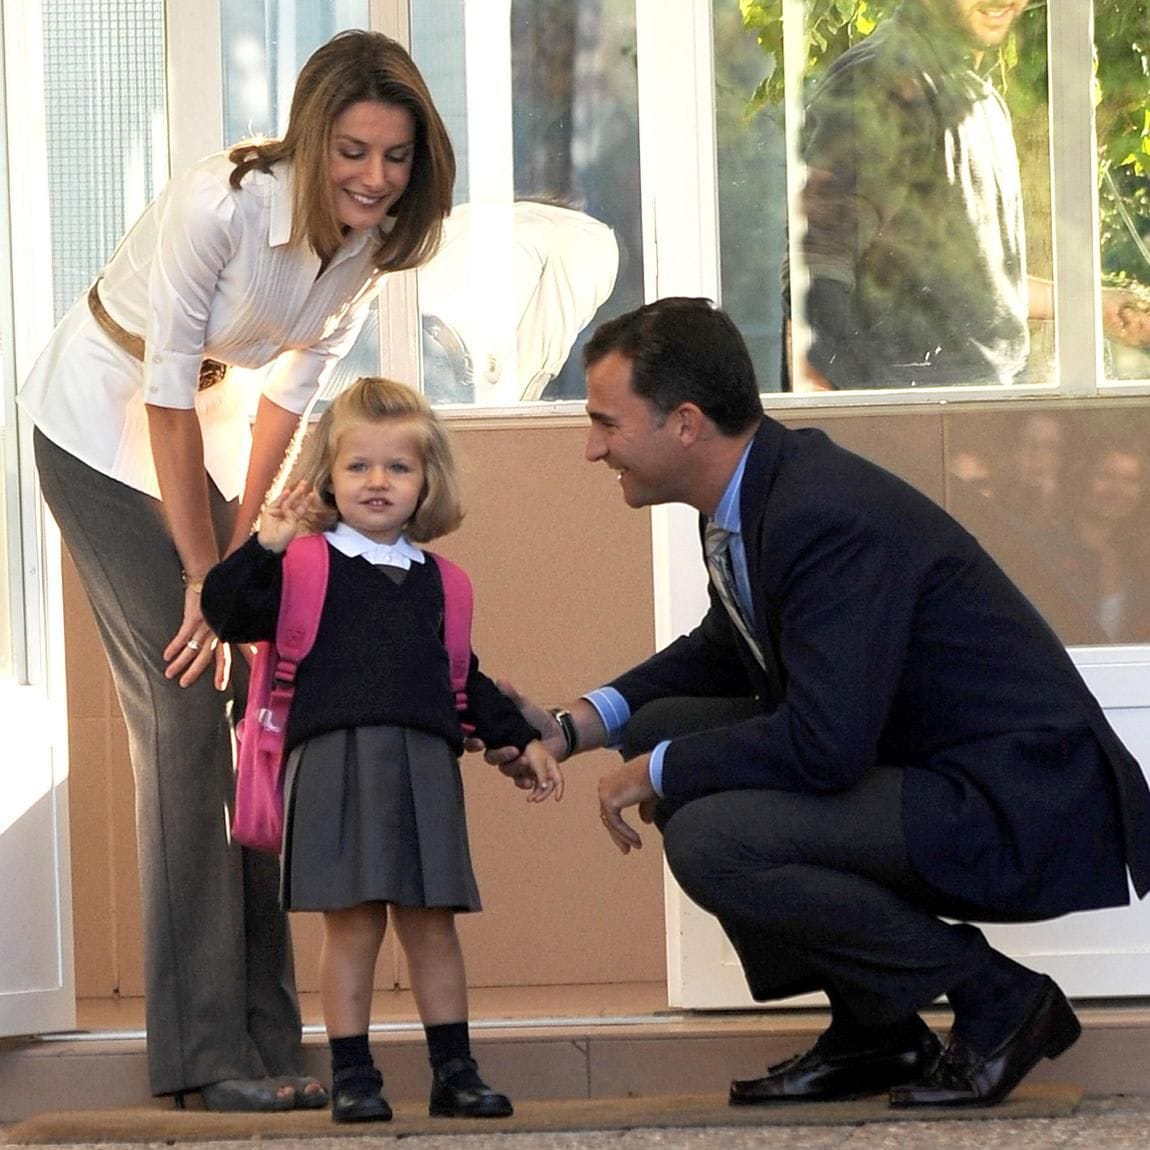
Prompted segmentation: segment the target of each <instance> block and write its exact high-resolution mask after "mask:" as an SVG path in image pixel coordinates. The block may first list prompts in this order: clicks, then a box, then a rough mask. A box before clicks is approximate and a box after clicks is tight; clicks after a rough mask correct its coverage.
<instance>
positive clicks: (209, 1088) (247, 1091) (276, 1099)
mask: <svg viewBox="0 0 1150 1150" xmlns="http://www.w3.org/2000/svg"><path fill="white" fill-rule="evenodd" d="M297 1081H299V1082H308V1081H311V1080H310V1079H294V1078H224V1079H222V1080H221V1081H219V1082H209V1083H207V1084H205V1085H204V1086H201V1087H200V1088H199V1090H198V1091H196V1090H177V1091H175V1092H174V1094H173V1098H174V1100H175V1104H176V1109H177V1110H186V1109H187V1103H186V1099H187V1096H188V1095H189V1094H196V1093H198V1094H199V1095H200V1098H202V1099H203V1103H204V1109H205V1110H215V1111H221V1112H223V1111H250V1112H256V1111H277V1110H294V1109H295V1108H296V1106H297V1105H298V1103H297V1096H298V1091H299V1087H297V1086H296V1085H295V1084H296V1082H297ZM289 1086H290V1087H291V1088H292V1093H291V1094H281V1093H280V1092H281V1091H282V1090H283V1089H284V1088H285V1087H289ZM308 1097H309V1098H310V1097H311V1096H308ZM309 1105H310V1106H326V1105H327V1094H326V1092H324V1094H323V1101H322V1102H319V1103H316V1102H310V1103H309Z"/></svg>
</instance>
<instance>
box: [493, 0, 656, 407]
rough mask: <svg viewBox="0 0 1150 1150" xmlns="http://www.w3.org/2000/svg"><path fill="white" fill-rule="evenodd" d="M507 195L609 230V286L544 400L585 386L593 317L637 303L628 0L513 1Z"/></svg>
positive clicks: (631, 9) (635, 142) (639, 279)
mask: <svg viewBox="0 0 1150 1150" xmlns="http://www.w3.org/2000/svg"><path fill="white" fill-rule="evenodd" d="M511 61H512V62H511V67H512V93H513V108H512V126H513V127H512V130H513V141H514V144H513V146H514V154H515V159H514V163H515V197H516V199H530V198H539V197H543V198H551V199H553V200H555V201H556V202H560V203H564V204H566V205H568V206H570V207H574V208H577V209H579V210H581V211H585V212H587V213H588V214H589V215H591V216H594V217H595V219H597V220H601V221H602V222H603V223H605V224H607V225H608V226H609V227H610V228H612V229H613V231H614V232H615V236H616V238H617V240H618V241H619V245H620V254H621V262H620V268H619V275H618V278H617V279H616V283H615V289H614V291H613V292H612V294H611V296H610V297H609V298H608V299H607V300H606V302H605V303H604V304H603V305H602V306H601V308H600V309H599V311H598V312H597V313H596V315H595V317H594V319H593V320H592V321H591V323H589V324H588V325H587V327H586V329H585V330H584V333H583V336H581V337H580V339H579V340H578V341H577V342H576V345H575V347H574V349H573V351H572V354H571V356H570V357H569V358H568V361H567V365H566V366H565V367H564V369H563V371H562V372H561V373H560V374H559V375H558V376H556V378H555V379H553V380H552V381H551V383H550V384H549V385H548V387H547V389H546V391H545V393H544V398H547V399H570V398H578V397H581V396H583V395H584V394H585V390H584V384H583V370H582V365H581V362H580V357H579V351H580V347H581V345H582V341H583V339H584V338H585V337H586V335H587V334H589V332H590V331H591V330H593V329H594V327H595V326H596V324H598V323H600V322H602V321H603V320H604V319H607V318H608V317H610V316H613V315H618V314H619V313H621V312H623V311H626V310H628V309H630V308H632V307H637V306H638V305H639V304H641V303H642V302H643V265H642V231H641V226H640V224H641V221H640V200H639V126H638V88H637V80H636V74H635V61H636V51H635V5H634V0H513V2H512V5H511Z"/></svg>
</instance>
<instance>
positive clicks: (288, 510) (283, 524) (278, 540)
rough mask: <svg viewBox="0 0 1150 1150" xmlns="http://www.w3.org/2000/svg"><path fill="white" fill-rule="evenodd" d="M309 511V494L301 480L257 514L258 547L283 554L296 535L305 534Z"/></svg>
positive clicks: (307, 527) (307, 486)
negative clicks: (258, 526)
mask: <svg viewBox="0 0 1150 1150" xmlns="http://www.w3.org/2000/svg"><path fill="white" fill-rule="evenodd" d="M312 508H313V503H312V490H311V487H310V485H309V484H308V483H306V482H305V481H304V480H302V479H301V480H300V482H299V483H297V484H296V485H295V486H294V487H291V488H288V489H286V490H284V491H281V492H280V494H279V495H277V496H276V497H275V498H274V499H273V500H271V502H270V503H268V504H267V505H266V506H265V507H264V509H263V511H261V512H260V530H259V536H258V538H259V541H260V546H261V547H266V548H267V550H269V551H275V552H277V553H278V552H281V551H286V550H287V545H288V544H289V543H290V542H291V541H292V540H293V539H294V538H295V537H296V536H297V535H306V534H307V533H308V530H309V526H308V520H309V512H310V511H311V510H312Z"/></svg>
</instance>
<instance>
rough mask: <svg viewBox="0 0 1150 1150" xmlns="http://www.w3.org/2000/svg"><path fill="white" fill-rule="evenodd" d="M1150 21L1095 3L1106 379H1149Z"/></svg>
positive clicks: (1137, 11) (1139, 13) (1142, 10)
mask: <svg viewBox="0 0 1150 1150" xmlns="http://www.w3.org/2000/svg"><path fill="white" fill-rule="evenodd" d="M1148 21H1150V16H1148V13H1147V9H1146V5H1145V4H1130V3H1127V2H1125V0H1095V3H1094V47H1095V54H1096V58H1097V61H1098V68H1097V85H1096V91H1095V98H1096V108H1095V124H1096V130H1097V133H1098V157H1099V158H1098V163H1099V184H1098V190H1099V227H1100V236H1101V268H1102V297H1103V326H1104V330H1105V332H1106V335H1107V341H1106V356H1105V364H1106V377H1107V378H1108V379H1110V380H1115V381H1119V380H1122V381H1125V380H1131V379H1140V380H1150V85H1148V83H1147V79H1146V77H1147V73H1148V72H1150V44H1148V42H1147V34H1148V32H1150V23H1148Z"/></svg>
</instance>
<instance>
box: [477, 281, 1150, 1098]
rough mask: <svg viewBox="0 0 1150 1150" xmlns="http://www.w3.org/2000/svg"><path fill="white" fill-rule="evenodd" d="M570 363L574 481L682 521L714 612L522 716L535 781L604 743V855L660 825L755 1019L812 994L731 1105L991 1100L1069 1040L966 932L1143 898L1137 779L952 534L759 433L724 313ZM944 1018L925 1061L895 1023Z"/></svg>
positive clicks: (999, 585) (615, 332)
mask: <svg viewBox="0 0 1150 1150" xmlns="http://www.w3.org/2000/svg"><path fill="white" fill-rule="evenodd" d="M584 362H585V365H586V369H587V412H588V415H589V416H590V419H591V428H590V431H589V433H588V439H587V449H586V455H587V458H588V459H589V460H591V461H593V462H594V461H602V462H604V463H606V464H607V465H608V466H609V467H611V468H613V469H615V470H616V471H617V472H618V476H619V483H620V489H621V491H622V493H623V498H624V499H625V500H626V501H627V503H628V505H630V506H631V507H636V508H638V507H646V506H650V505H653V504H658V503H667V502H673V501H679V502H684V503H687V504H689V505H690V506H692V507H694V508H696V509H697V510H698V511H699V514H700V533H701V535H702V537H703V538H704V540H705V546H706V547H707V549H708V551H710V552H712V555H711V558H710V559H709V567H710V569H711V592H710V595H711V601H710V607H709V609H708V611H707V614H706V615H705V617H704V618H703V620H702V622H701V623H700V624H699V626H698V627H697V628H696V629H695V630H694V631H692V632H691V633H690V634H688V635H685V636H683V637H681V638H679V639H677V640H676V641H675V642H674V643H672V644H671V645H670V646H668V647H667V648H665V649H664V650H662V651H660V652H658V653H657V654H655V655H654V656H652V657H651V658H650V659H648V660H646V661H645V662H644V663H642V664H640V665H639V666H637V667H635V668H633V669H631V670H630V671H628V672H626V673H625V674H623V675H620V676H619V677H618V678H617V679H615V680H614V681H613V682H612V683H610V684H609V685H608V686H607V687H606V688H603V689H600V690H598V691H593V692H591V693H590V694H589V695H586V696H583V697H582V698H580V699H577V700H576V701H574V702H573V703H571V704H570V705H569V707H568V708H566V709H557V711H556V712H552V713H548V712H546V711H544V710H543V709H542V708H539V707H537V706H535V705H534V704H532V703H530V702H529V701H527V700H523V699H521V700H520V702H521V705H522V706H523V708H524V711H525V713H526V714H527V716H528V718H529V719H530V721H531V722H533V723H534V725H535V726H536V727H538V728H539V729H540V730H541V731H542V732H543V734H544V735H545V737H546V738H547V739H548V742H549V746H550V747H551V748H552V749H553V750H555V751H556V752H557V753H559V755H560V756H561V757H562V756H564V755H565V754H571V753H574V752H576V751H586V750H590V749H592V748H595V747H603V746H616V745H621V747H622V751H623V756H624V759H625V762H624V763H623V765H622V766H620V767H618V768H617V769H615V770H612V771H611V772H610V773H609V774H607V775H606V776H604V777H603V778H602V779H601V780H600V784H599V799H600V807H601V811H600V814H601V818H602V820H603V823H604V825H605V827H606V829H607V831H608V833H609V834H610V836H611V838H612V839H613V840H614V842H615V843H616V844H617V845H618V847H619V849H620V850H622V851H623V852H624V853H626V852H627V851H630V850H631V849H633V848H636V847H638V846H640V837H639V835H638V833H637V832H636V830H635V828H634V826H633V825H632V824H631V823H630V822H629V820H628V819H627V818H626V817H625V813H626V812H627V811H628V809H629V808H631V807H638V813H639V815H640V817H641V818H642V819H643V820H644V821H652V820H654V821H655V822H656V823H657V824H658V825H659V827H660V828H661V830H662V832H663V842H664V848H665V851H666V856H667V860H668V863H669V865H670V867H671V870H672V872H673V873H674V875H675V877H676V878H677V880H678V881H679V883H680V885H681V886H682V887H683V889H684V890H685V891H686V893H687V894H688V895H689V896H690V897H691V898H692V899H694V901H695V902H697V903H698V904H699V905H700V906H702V907H703V908H704V909H706V910H708V911H710V912H711V913H713V914H714V915H716V916H717V918H718V919H719V921H720V922H721V924H722V926H723V928H724V930H725V931H726V933H727V935H728V936H729V937H730V939H731V941H732V943H733V944H734V946H735V949H736V951H737V953H738V954H739V957H740V960H741V962H742V965H743V969H744V972H745V974H746V977H747V981H748V984H749V986H750V989H751V991H752V993H753V995H754V997H755V998H756V1000H758V1001H765V1000H768V999H775V998H781V997H786V996H789V995H793V994H797V993H803V992H809V991H813V990H822V991H825V992H826V994H827V995H828V997H829V1000H830V1004H831V1024H830V1027H829V1029H828V1030H827V1031H826V1033H825V1034H823V1035H822V1036H821V1037H820V1038H819V1040H818V1042H817V1043H816V1044H815V1046H814V1048H813V1049H812V1050H811V1051H809V1052H808V1053H806V1054H805V1055H803V1056H802V1057H799V1058H797V1059H794V1060H792V1061H791V1062H788V1063H784V1064H783V1065H782V1066H779V1067H773V1068H772V1069H770V1070H769V1071H768V1072H767V1073H766V1074H765V1075H764V1076H763V1077H761V1078H757V1079H752V1080H749V1081H737V1082H734V1083H732V1085H731V1101H732V1102H733V1103H771V1102H776V1101H780V1100H784V1099H796V1098H797V1099H804V1100H812V1099H833V1098H840V1097H844V1096H848V1095H857V1094H860V1093H867V1092H882V1091H886V1090H890V1091H891V1101H892V1103H893V1104H895V1105H898V1106H919V1105H961V1104H968V1103H975V1104H981V1105H990V1104H994V1103H997V1102H1000V1101H1001V1100H1002V1099H1003V1098H1005V1097H1006V1095H1007V1094H1008V1093H1009V1092H1010V1091H1011V1090H1012V1089H1013V1088H1014V1086H1015V1085H1016V1084H1017V1083H1018V1082H1019V1081H1020V1080H1021V1079H1022V1078H1023V1077H1024V1076H1025V1075H1026V1074H1027V1073H1028V1072H1029V1071H1030V1070H1031V1069H1032V1068H1033V1067H1034V1066H1035V1065H1036V1064H1037V1063H1038V1062H1039V1061H1040V1060H1041V1059H1042V1058H1043V1057H1055V1056H1056V1055H1058V1054H1060V1053H1061V1052H1062V1051H1063V1050H1065V1049H1066V1048H1067V1047H1069V1046H1070V1045H1071V1044H1072V1043H1073V1042H1074V1041H1075V1039H1076V1038H1077V1037H1078V1035H1079V1032H1080V1027H1079V1024H1078V1021H1077V1019H1076V1018H1075V1016H1074V1013H1073V1011H1072V1010H1071V1008H1070V1005H1069V1003H1068V1002H1067V1000H1066V999H1065V997H1064V996H1063V994H1062V992H1061V991H1060V990H1059V989H1058V987H1057V986H1056V985H1055V984H1054V983H1053V982H1052V981H1051V980H1050V979H1049V978H1046V977H1044V976H1042V975H1039V974H1037V973H1035V972H1033V971H1031V970H1028V969H1026V968H1025V967H1023V966H1021V965H1019V964H1018V963H1016V962H1014V961H1012V960H1011V959H1009V958H1007V957H1006V956H1005V955H1002V954H1000V953H998V952H996V951H995V950H993V949H992V948H991V947H990V946H989V944H988V943H987V941H986V939H985V938H984V936H983V935H982V933H981V932H980V931H979V930H977V929H976V928H975V927H973V926H971V925H969V920H972V919H974V920H998V921H1012V920H1014V921H1018V920H1038V919H1044V918H1051V917H1054V916H1057V915H1062V914H1065V913H1067V912H1070V911H1077V910H1085V909H1088V908H1092V907H1104V906H1116V905H1120V904H1123V903H1126V902H1128V901H1129V895H1128V886H1127V869H1129V871H1130V873H1131V875H1132V876H1133V878H1134V884H1135V888H1136V890H1137V892H1138V894H1139V895H1142V894H1144V893H1145V892H1146V890H1147V888H1148V886H1150V791H1148V790H1147V787H1146V783H1145V781H1144V779H1143V777H1142V773H1141V771H1140V770H1139V767H1138V764H1137V763H1136V762H1135V761H1134V760H1133V758H1132V757H1131V756H1130V754H1129V753H1128V752H1127V751H1126V750H1125V748H1124V747H1123V746H1122V744H1121V743H1120V742H1119V740H1118V738H1117V736H1116V735H1115V734H1114V732H1113V731H1112V730H1111V728H1110V727H1109V725H1108V724H1107V722H1106V720H1105V718H1104V717H1103V714H1102V712H1101V709H1100V707H1099V706H1098V704H1097V702H1096V701H1095V699H1094V698H1093V697H1092V696H1091V694H1090V693H1089V691H1088V690H1087V688H1086V686H1085V684H1084V683H1083V682H1082V680H1081V678H1080V677H1079V675H1078V673H1077V671H1076V670H1075V668H1074V666H1073V664H1072V662H1071V660H1070V658H1069V656H1068V655H1067V653H1066V651H1065V649H1064V648H1063V647H1062V645H1061V643H1060V642H1059V641H1058V639H1057V638H1056V637H1055V635H1054V633H1053V632H1052V631H1051V630H1050V629H1049V627H1047V625H1046V624H1045V623H1044V622H1043V620H1042V618H1041V617H1040V616H1039V615H1038V613H1037V612H1036V611H1035V610H1034V608H1033V607H1032V606H1031V605H1030V603H1029V602H1028V601H1027V600H1026V599H1025V598H1024V597H1023V595H1022V594H1021V593H1020V592H1019V591H1018V590H1017V589H1016V588H1015V586H1014V585H1013V584H1012V583H1011V582H1010V581H1009V580H1008V579H1007V578H1006V576H1005V575H1004V574H1003V573H1002V571H1001V570H1000V569H999V568H998V567H997V566H996V565H995V564H994V562H993V561H992V560H991V559H990V558H989V556H988V555H987V554H986V553H985V552H984V551H983V550H982V548H981V547H980V546H979V545H978V543H977V542H976V541H975V540H974V539H973V537H971V536H970V535H969V534H968V533H967V532H965V531H964V530H963V529H962V528H961V527H960V526H959V525H958V524H957V523H956V522H955V521H954V520H953V519H951V517H950V516H949V515H947V514H946V512H944V511H943V510H941V509H940V508H939V507H938V506H937V505H936V504H934V503H933V502H931V501H930V500H929V499H927V498H926V497H925V496H923V495H922V494H920V493H919V492H917V491H915V490H914V489H913V488H911V487H909V486H908V485H907V484H905V483H903V482H902V481H901V480H899V479H897V478H895V477H894V476H892V475H890V474H889V473H887V472H886V471H883V470H882V469H881V468H879V467H876V466H874V465H872V464H870V463H868V462H866V461H865V460H863V459H861V458H859V457H858V456H855V455H853V454H851V453H850V452H848V451H845V450H843V449H841V448H839V447H837V446H836V445H835V444H834V443H832V442H831V441H830V440H829V439H828V438H827V437H826V436H825V435H824V434H823V433H822V432H821V431H817V430H802V431H795V430H789V429H787V428H784V427H783V426H781V425H780V424H778V423H776V422H775V421H774V420H771V419H769V418H766V417H764V416H763V413H762V407H761V403H760V399H759V394H758V388H757V385H756V381H755V377H754V370H753V368H752V366H751V361H750V357H749V355H748V352H747V348H746V345H745V344H744V342H743V340H742V337H741V336H740V334H739V332H738V331H737V329H736V328H735V327H734V325H733V324H732V322H731V321H730V319H729V318H728V317H727V316H726V315H725V314H724V313H723V312H722V311H719V310H717V309H715V308H713V307H712V306H711V305H710V304H709V303H708V302H707V301H706V300H691V299H665V300H660V301H658V302H656V303H653V304H649V305H647V306H646V307H642V308H639V309H638V310H636V311H633V312H629V313H627V314H625V315H623V316H621V317H619V318H617V319H614V320H612V321H610V322H608V323H606V324H604V325H603V326H601V327H600V328H599V329H598V330H597V331H596V332H595V334H594V335H593V336H592V337H591V339H590V341H589V342H588V344H587V346H586V348H585V352H584ZM716 528H717V529H720V530H718V531H717V530H716ZM632 716H633V717H632ZM489 758H490V759H491V761H493V762H498V763H500V764H501V765H502V769H503V770H504V772H505V773H507V774H509V775H511V776H513V777H516V778H519V777H520V773H521V764H519V763H517V762H515V761H513V755H512V754H510V753H507V752H500V751H497V750H493V751H491V752H489ZM509 760H511V761H509ZM943 917H945V918H950V919H957V920H960V921H959V922H958V923H957V924H955V923H951V922H946V921H943ZM942 994H946V995H947V996H948V998H949V999H950V1003H951V1006H952V1007H953V1009H954V1025H953V1029H952V1032H951V1036H950V1040H949V1043H948V1045H947V1047H946V1050H945V1051H943V1052H942V1053H941V1056H940V1051H939V1044H938V1040H937V1039H936V1038H935V1036H934V1035H933V1034H932V1033H931V1032H930V1030H929V1029H928V1028H927V1026H926V1025H925V1023H923V1021H922V1020H921V1019H920V1017H919V1015H918V1011H919V1010H921V1009H922V1008H924V1007H926V1006H928V1005H929V1004H930V1003H932V1002H934V1001H935V999H936V998H937V997H938V996H940V995H942Z"/></svg>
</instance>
